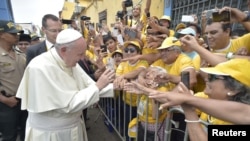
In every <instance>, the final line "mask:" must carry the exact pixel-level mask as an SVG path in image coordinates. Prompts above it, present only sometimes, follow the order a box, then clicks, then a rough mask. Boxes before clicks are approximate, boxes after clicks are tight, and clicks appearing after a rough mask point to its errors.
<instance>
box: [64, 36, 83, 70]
mask: <svg viewBox="0 0 250 141" xmlns="http://www.w3.org/2000/svg"><path fill="white" fill-rule="evenodd" d="M86 48H87V45H86V42H85V40H84V39H83V38H80V39H78V40H77V41H75V43H74V44H73V46H72V47H66V48H65V51H64V57H63V60H64V62H65V64H66V66H67V67H74V66H76V64H77V63H78V61H79V60H80V59H81V58H83V57H85V52H86Z"/></svg>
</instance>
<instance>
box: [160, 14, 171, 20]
mask: <svg viewBox="0 0 250 141" xmlns="http://www.w3.org/2000/svg"><path fill="white" fill-rule="evenodd" d="M160 20H168V21H171V18H170V16H166V15H163V16H162V17H161V18H160Z"/></svg>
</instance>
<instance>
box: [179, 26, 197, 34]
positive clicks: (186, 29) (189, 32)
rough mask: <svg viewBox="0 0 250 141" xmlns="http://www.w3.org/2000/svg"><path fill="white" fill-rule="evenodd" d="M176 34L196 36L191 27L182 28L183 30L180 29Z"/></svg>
mask: <svg viewBox="0 0 250 141" xmlns="http://www.w3.org/2000/svg"><path fill="white" fill-rule="evenodd" d="M178 33H180V34H184V35H193V36H196V33H195V31H194V29H193V28H191V27H187V28H184V29H182V30H181V31H180V32H178Z"/></svg>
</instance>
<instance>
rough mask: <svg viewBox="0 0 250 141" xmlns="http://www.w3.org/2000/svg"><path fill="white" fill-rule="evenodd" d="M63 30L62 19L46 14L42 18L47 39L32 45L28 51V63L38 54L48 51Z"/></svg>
mask: <svg viewBox="0 0 250 141" xmlns="http://www.w3.org/2000/svg"><path fill="white" fill-rule="evenodd" d="M61 30H62V23H61V20H60V19H59V18H58V17H57V16H55V15H52V14H46V15H44V16H43V18H42V31H43V33H44V34H45V35H46V39H45V41H43V42H41V43H38V44H35V45H33V46H30V47H29V48H28V49H27V52H26V59H27V64H29V62H30V61H31V60H32V59H33V58H34V57H36V56H38V55H40V54H42V53H44V52H46V51H47V50H49V49H50V48H51V47H53V46H54V44H55V43H56V37H57V35H58V33H59V32H60V31H61Z"/></svg>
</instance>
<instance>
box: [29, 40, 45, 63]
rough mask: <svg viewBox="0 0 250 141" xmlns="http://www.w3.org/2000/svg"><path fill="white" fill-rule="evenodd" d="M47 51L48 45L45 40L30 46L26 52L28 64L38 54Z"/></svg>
mask: <svg viewBox="0 0 250 141" xmlns="http://www.w3.org/2000/svg"><path fill="white" fill-rule="evenodd" d="M46 51H47V47H46V44H45V41H43V42H41V43H38V44H35V45H33V46H30V47H29V48H28V49H27V52H26V64H27V65H28V64H29V62H30V61H31V60H32V59H33V58H35V57H36V56H38V55H40V54H42V53H44V52H46Z"/></svg>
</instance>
